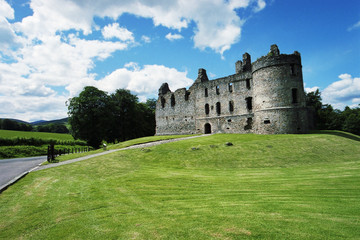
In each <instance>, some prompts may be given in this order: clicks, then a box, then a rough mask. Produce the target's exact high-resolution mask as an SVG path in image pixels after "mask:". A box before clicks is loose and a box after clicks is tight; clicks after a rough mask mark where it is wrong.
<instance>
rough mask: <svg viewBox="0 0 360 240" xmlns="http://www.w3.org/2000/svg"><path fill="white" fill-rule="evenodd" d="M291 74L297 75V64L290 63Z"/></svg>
mask: <svg viewBox="0 0 360 240" xmlns="http://www.w3.org/2000/svg"><path fill="white" fill-rule="evenodd" d="M290 74H291V76H295V75H296V72H295V64H290Z"/></svg>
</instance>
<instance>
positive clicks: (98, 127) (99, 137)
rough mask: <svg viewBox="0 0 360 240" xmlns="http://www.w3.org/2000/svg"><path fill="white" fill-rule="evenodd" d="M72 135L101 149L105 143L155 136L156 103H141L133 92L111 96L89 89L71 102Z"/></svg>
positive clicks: (150, 101) (69, 113)
mask: <svg viewBox="0 0 360 240" xmlns="http://www.w3.org/2000/svg"><path fill="white" fill-rule="evenodd" d="M67 107H68V115H69V120H68V122H69V124H70V133H71V134H72V136H73V137H74V138H75V139H81V140H84V141H86V142H87V144H88V145H89V146H92V147H94V148H98V147H99V146H100V145H101V143H102V142H103V141H106V142H111V143H116V142H121V141H125V140H129V139H133V138H138V137H144V136H152V135H154V134H155V107H156V100H155V99H150V100H147V102H146V103H141V102H139V99H138V97H137V96H135V95H133V94H131V93H130V91H129V90H125V89H118V90H116V91H115V93H113V94H108V93H106V92H104V91H101V90H99V89H97V88H96V87H92V86H87V87H85V88H84V90H83V91H82V92H81V93H80V94H79V96H78V97H73V98H71V99H69V101H68V102H67Z"/></svg>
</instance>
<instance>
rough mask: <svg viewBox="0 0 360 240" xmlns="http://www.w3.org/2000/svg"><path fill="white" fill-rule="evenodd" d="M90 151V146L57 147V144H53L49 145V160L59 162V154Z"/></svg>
mask: <svg viewBox="0 0 360 240" xmlns="http://www.w3.org/2000/svg"><path fill="white" fill-rule="evenodd" d="M89 151H90V148H89V147H79V148H63V149H55V145H53V144H51V145H49V146H48V150H47V161H48V162H50V163H53V162H57V161H56V157H57V156H61V155H65V154H72V153H82V152H89Z"/></svg>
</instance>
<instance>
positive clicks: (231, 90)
mask: <svg viewBox="0 0 360 240" xmlns="http://www.w3.org/2000/svg"><path fill="white" fill-rule="evenodd" d="M229 92H231V93H232V92H233V83H229Z"/></svg>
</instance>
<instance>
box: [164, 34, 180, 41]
mask: <svg viewBox="0 0 360 240" xmlns="http://www.w3.org/2000/svg"><path fill="white" fill-rule="evenodd" d="M165 38H166V39H168V40H169V41H174V40H179V39H182V38H184V37H183V36H182V35H181V34H172V33H168V34H167V35H166V36H165Z"/></svg>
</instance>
